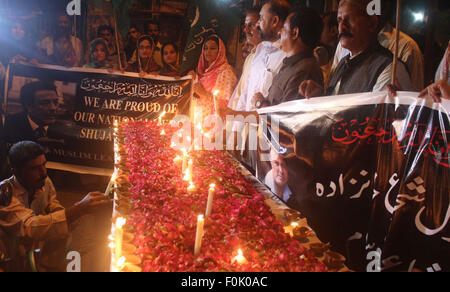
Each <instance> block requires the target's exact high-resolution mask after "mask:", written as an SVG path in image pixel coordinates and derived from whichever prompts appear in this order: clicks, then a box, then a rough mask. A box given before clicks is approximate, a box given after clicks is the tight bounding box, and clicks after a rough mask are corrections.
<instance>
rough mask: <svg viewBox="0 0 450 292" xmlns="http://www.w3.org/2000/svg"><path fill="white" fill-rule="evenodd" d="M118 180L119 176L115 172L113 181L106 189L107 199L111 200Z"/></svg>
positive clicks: (112, 177)
mask: <svg viewBox="0 0 450 292" xmlns="http://www.w3.org/2000/svg"><path fill="white" fill-rule="evenodd" d="M116 179H117V174H116V173H115V172H114V173H113V175H112V176H111V180H110V181H109V184H108V187H107V188H106V191H105V197H108V198H109V197H110V196H111V192H112V190H113V188H114V187H115V183H116Z"/></svg>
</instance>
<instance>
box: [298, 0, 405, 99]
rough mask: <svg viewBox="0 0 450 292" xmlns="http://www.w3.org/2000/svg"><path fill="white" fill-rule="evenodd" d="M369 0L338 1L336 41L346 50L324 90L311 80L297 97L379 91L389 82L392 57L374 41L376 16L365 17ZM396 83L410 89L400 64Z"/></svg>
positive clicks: (305, 83)
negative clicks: (345, 54)
mask: <svg viewBox="0 0 450 292" xmlns="http://www.w3.org/2000/svg"><path fill="white" fill-rule="evenodd" d="M370 2H371V1H370V0H342V1H341V2H340V4H339V10H338V23H339V39H340V43H341V45H342V47H343V48H345V49H347V50H349V51H350V54H349V55H348V56H346V57H345V58H344V59H342V60H341V62H340V63H339V64H338V66H337V67H336V69H335V70H334V72H333V73H332V75H331V77H330V81H329V84H328V88H327V89H324V88H323V87H322V86H320V84H317V82H314V81H312V80H307V81H304V82H302V84H301V85H300V87H299V93H300V95H302V96H304V97H306V98H311V97H315V96H321V95H341V94H351V93H360V92H379V91H384V90H386V89H387V86H388V85H390V83H392V81H391V75H392V73H391V72H392V69H393V68H392V67H393V55H392V53H391V52H390V51H389V50H387V49H386V48H384V47H382V46H381V45H380V43H379V42H378V39H377V35H378V17H377V16H369V15H368V14H367V10H366V9H367V5H368V4H369V3H370ZM397 81H398V85H399V86H400V88H402V89H403V90H412V84H411V80H410V77H409V74H408V72H407V71H406V69H405V66H404V65H403V63H401V62H399V64H398V66H397Z"/></svg>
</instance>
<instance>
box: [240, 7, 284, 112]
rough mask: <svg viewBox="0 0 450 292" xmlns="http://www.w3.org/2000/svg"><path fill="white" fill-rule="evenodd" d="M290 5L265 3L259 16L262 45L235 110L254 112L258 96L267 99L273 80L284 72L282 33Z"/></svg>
mask: <svg viewBox="0 0 450 292" xmlns="http://www.w3.org/2000/svg"><path fill="white" fill-rule="evenodd" d="M290 9H291V6H290V4H289V3H288V2H287V1H285V0H272V1H269V2H267V3H266V4H264V6H263V7H262V9H261V11H260V13H259V15H260V18H259V23H258V27H259V31H260V36H261V39H262V43H260V44H259V45H258V47H257V48H256V52H255V57H254V59H253V62H252V64H251V70H250V73H249V77H248V79H247V82H246V85H245V88H244V91H243V92H242V94H241V96H240V98H239V102H238V105H237V108H236V110H238V111H252V110H255V109H256V108H257V107H256V105H255V104H252V101H254V100H258V99H259V98H255V96H263V97H267V96H268V94H269V89H270V86H271V85H272V82H273V78H274V77H275V75H276V74H278V72H279V71H280V69H281V66H282V64H283V60H284V58H285V57H286V53H285V52H284V51H283V50H281V42H280V32H281V29H282V28H283V25H284V22H285V20H286V18H287V17H288V15H289V11H290Z"/></svg>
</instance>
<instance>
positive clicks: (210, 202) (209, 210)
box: [206, 184, 216, 217]
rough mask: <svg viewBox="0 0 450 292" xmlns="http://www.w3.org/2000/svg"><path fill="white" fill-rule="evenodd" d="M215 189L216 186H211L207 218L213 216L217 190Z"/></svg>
mask: <svg viewBox="0 0 450 292" xmlns="http://www.w3.org/2000/svg"><path fill="white" fill-rule="evenodd" d="M215 188H216V185H215V184H211V185H209V193H208V203H207V204H206V217H209V216H211V212H212V205H213V200H214V192H215V190H216V189H215Z"/></svg>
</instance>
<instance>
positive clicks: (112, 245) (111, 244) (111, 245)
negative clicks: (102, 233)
mask: <svg viewBox="0 0 450 292" xmlns="http://www.w3.org/2000/svg"><path fill="white" fill-rule="evenodd" d="M108 246H109V248H110V249H115V248H116V245H115V244H114V242H110V243H109V244H108Z"/></svg>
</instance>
